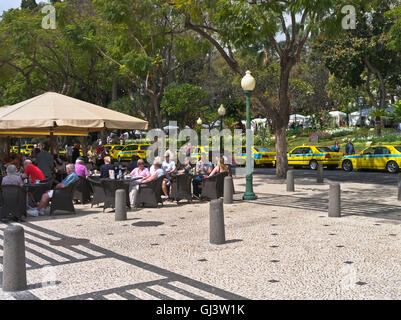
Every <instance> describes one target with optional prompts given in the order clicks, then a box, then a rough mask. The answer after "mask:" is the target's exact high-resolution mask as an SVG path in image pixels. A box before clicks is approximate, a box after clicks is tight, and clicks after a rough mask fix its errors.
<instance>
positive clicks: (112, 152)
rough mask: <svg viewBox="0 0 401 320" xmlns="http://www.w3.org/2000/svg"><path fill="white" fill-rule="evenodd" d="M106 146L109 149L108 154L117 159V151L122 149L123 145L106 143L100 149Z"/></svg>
mask: <svg viewBox="0 0 401 320" xmlns="http://www.w3.org/2000/svg"><path fill="white" fill-rule="evenodd" d="M105 147H107V148H108V149H109V152H110V156H111V158H112V159H113V160H117V159H118V152H119V151H121V150H122V149H124V147H125V145H121V144H106V145H104V146H103V147H102V149H101V150H102V151H103V149H104V148H105Z"/></svg>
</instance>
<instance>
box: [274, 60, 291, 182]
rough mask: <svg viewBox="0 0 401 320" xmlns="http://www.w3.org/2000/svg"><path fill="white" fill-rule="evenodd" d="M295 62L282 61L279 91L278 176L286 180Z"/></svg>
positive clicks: (277, 131) (277, 122) (277, 128)
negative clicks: (291, 77)
mask: <svg viewBox="0 0 401 320" xmlns="http://www.w3.org/2000/svg"><path fill="white" fill-rule="evenodd" d="M294 64H295V60H294V59H291V58H289V57H287V58H283V59H281V71H280V89H279V101H280V106H279V108H280V109H279V118H278V119H277V120H276V159H277V160H276V176H277V177H278V178H280V179H285V178H286V176H287V170H288V161H287V134H286V132H287V126H288V120H289V114H288V111H289V105H290V101H289V99H288V89H289V79H290V72H291V69H292V67H293V66H294Z"/></svg>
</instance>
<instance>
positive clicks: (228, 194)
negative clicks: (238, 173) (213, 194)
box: [224, 176, 234, 204]
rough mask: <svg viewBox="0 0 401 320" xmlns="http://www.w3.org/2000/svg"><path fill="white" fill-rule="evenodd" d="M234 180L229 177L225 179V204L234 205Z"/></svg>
mask: <svg viewBox="0 0 401 320" xmlns="http://www.w3.org/2000/svg"><path fill="white" fill-rule="evenodd" d="M233 193H234V188H233V178H232V177H230V176H227V177H225V178H224V204H232V203H233Z"/></svg>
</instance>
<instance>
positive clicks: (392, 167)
mask: <svg viewBox="0 0 401 320" xmlns="http://www.w3.org/2000/svg"><path fill="white" fill-rule="evenodd" d="M398 169H399V168H398V164H397V162H395V161H389V162H387V165H386V170H387V171H388V172H389V173H396V172H398Z"/></svg>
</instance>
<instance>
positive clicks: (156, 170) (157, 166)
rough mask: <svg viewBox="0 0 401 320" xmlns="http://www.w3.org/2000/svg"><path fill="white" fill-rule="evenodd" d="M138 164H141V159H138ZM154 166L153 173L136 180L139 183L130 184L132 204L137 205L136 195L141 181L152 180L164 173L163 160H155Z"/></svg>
mask: <svg viewBox="0 0 401 320" xmlns="http://www.w3.org/2000/svg"><path fill="white" fill-rule="evenodd" d="M138 165H139V160H138ZM153 166H154V173H153V174H151V175H148V176H146V177H144V178H142V179H141V180H136V182H137V183H134V184H131V185H130V192H129V199H130V203H131V206H135V198H136V195H137V194H138V190H139V185H140V184H141V183H147V182H151V181H153V180H156V179H157V178H160V177H161V176H163V175H164V170H163V169H162V163H161V162H154V163H153ZM145 169H146V168H145ZM134 170H135V169H134Z"/></svg>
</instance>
